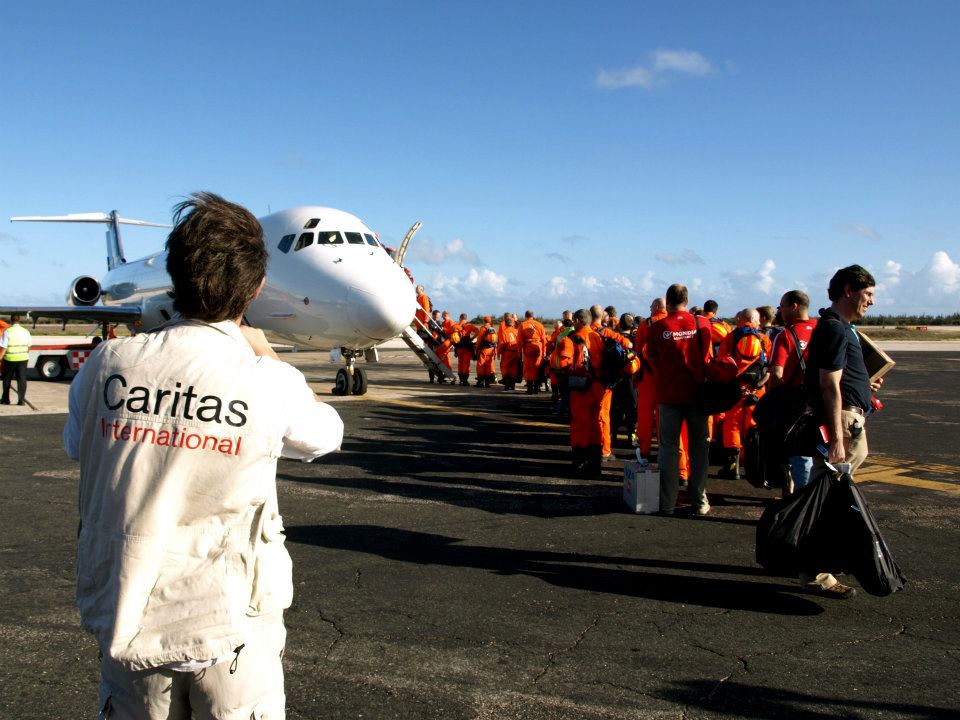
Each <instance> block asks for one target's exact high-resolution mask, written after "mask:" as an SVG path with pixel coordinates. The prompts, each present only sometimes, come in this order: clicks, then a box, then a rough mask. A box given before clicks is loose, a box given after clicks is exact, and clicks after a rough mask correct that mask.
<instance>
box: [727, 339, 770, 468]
mask: <svg viewBox="0 0 960 720" xmlns="http://www.w3.org/2000/svg"><path fill="white" fill-rule="evenodd" d="M743 326H749V327H753V328H756V327H757V326H756V325H755V324H754V323H743V324H741V325H738V326H737V327H738V328H739V327H743ZM733 340H734V332H731V333H729V334H728V335H727V336H726V338H724V341H723V342H722V343H721V344H720V353H719V356H720V357H732V358H733V359H734V360H735V361H736V363H737V377H739V376H740V375H742V374H743V373H744V372H745V371H746V370H747V369H748V368H749V367H750V366H751V365H753V364H754V363H755V362H756V361H757V359H758V358H759V357H760V355H761V354H762V353H766V357H768V358H769V357H770V347H771V344H772V343H771V342H770V338H768V337H767V336H766V335H764V334H763V333H760V335H759V337H758V336H755V335H746V336H744V337H743V338H741V339H740V341H739V342H737V343H736V344H734V342H733ZM744 390H746V391H748V392H752V393H753V394H754V395H755V396H757V397H758V398H759V397H761V396H762V395H763V393H764V391H765V388H759V389H755V388H753V387H746V386H745V387H744ZM753 408H754V406H753V405H746V404H745V399H741V400H740V401H739V402H737V404H736V405H734V406H733V407H732V408H730V409H729V410H727V412H726V414H725V416H724V419H723V446H724V447H725V448H727V449H730V450H732V449H738V450H739V449H740V448H742V447H743V445H742V439H743V435H745V434H746V432H747V430H749V429H750V428H751V427H753V426H754V425H755V423H754V422H753Z"/></svg>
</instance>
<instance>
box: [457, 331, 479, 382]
mask: <svg viewBox="0 0 960 720" xmlns="http://www.w3.org/2000/svg"><path fill="white" fill-rule="evenodd" d="M479 332H480V328H478V327H477V326H476V325H474V324H473V323H471V322H465V323H464V324H463V325H461V326H460V340H461V342H460V344H459V345H458V346H457V373H458V374H460V375H467V376H469V375H470V363H471V362H473V345H472V344H471V343H470V342H468V339H469V338H471V337H473V336H475V335H476V334H477V333H479ZM461 380H462V381H464V382H465V381H466V378H461Z"/></svg>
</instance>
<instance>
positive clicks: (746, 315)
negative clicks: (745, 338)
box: [737, 308, 760, 325]
mask: <svg viewBox="0 0 960 720" xmlns="http://www.w3.org/2000/svg"><path fill="white" fill-rule="evenodd" d="M737 320H739V321H740V322H743V323H753V324H754V325H759V324H760V313H758V312H757V309H756V308H744V309H743V310H741V311H740V312H738V313H737Z"/></svg>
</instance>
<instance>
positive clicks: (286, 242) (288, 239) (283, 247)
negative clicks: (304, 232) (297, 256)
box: [277, 233, 297, 253]
mask: <svg viewBox="0 0 960 720" xmlns="http://www.w3.org/2000/svg"><path fill="white" fill-rule="evenodd" d="M295 237H297V236H296V235H294V234H293V233H291V234H290V235H284V236H283V237H282V238H280V242H279V244H278V245H277V249H279V250H280V252H282V253H288V252H290V246H291V245H293V240H294V238H295Z"/></svg>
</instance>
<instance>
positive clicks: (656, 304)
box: [633, 297, 667, 461]
mask: <svg viewBox="0 0 960 720" xmlns="http://www.w3.org/2000/svg"><path fill="white" fill-rule="evenodd" d="M666 316H667V302H666V300H664V299H663V298H662V297H658V298H654V299H653V301H652V302H651V303H650V317H648V318H647V319H646V320H644V321H642V322H641V323H640V325H639V327H637V332H636V335H635V347H636V350H637V355H638V356H639V357H640V358H641V366H640V371H639V372H637V374H636V375H634V376H633V377H634V379H635V381H636V384H637V449H638V450H639V451H640V455H641V456H642V457H643V458H645V459H646V460H648V461H649V460H650V449H651V445H652V444H653V437H654V434H655V433H656V428H657V420H656V418H657V402H658V401H657V379H656V377H655V376H654V373H653V367H652V366H651V365H650V360H649V358H648V357H647V343H648V342H649V339H650V337H649V335H650V327H651V326H652V325H653V324H654V323H655V322H656V321H657V320H661V319H663V318H665V317H666Z"/></svg>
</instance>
